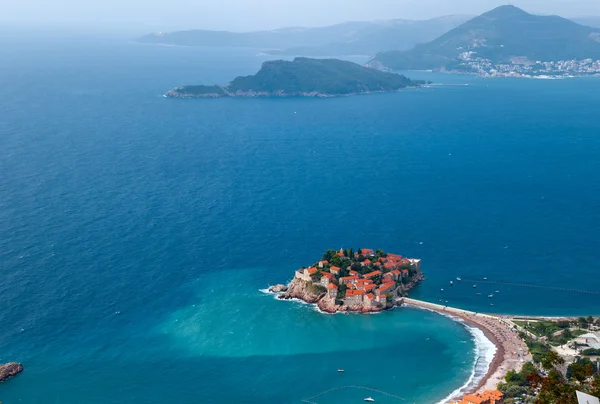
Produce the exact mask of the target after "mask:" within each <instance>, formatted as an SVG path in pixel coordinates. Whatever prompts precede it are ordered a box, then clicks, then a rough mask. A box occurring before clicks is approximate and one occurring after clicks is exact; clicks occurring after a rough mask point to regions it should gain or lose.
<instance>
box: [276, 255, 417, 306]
mask: <svg viewBox="0 0 600 404" xmlns="http://www.w3.org/2000/svg"><path fill="white" fill-rule="evenodd" d="M423 279H424V278H423V274H422V272H421V260H420V259H415V258H405V257H403V256H401V255H398V254H388V253H386V252H384V251H383V250H372V249H368V248H359V249H358V250H357V251H354V250H353V249H351V248H350V249H340V250H339V251H338V250H327V251H326V252H325V254H323V257H322V259H321V260H320V261H317V262H315V263H314V264H313V265H311V266H309V267H302V268H300V269H298V270H297V271H296V272H295V273H294V278H293V279H292V281H291V282H290V283H289V284H288V285H287V286H286V285H275V286H271V287H270V288H269V291H271V292H273V293H277V294H278V297H279V298H280V299H299V300H302V301H304V302H306V303H311V304H316V305H317V306H318V307H319V309H320V310H321V311H324V312H327V313H337V312H358V313H371V312H379V311H382V310H386V309H390V308H392V307H394V306H396V305H397V304H401V302H402V297H404V296H406V295H407V292H408V291H409V290H411V289H412V288H414V287H415V286H416V285H417V284H418V283H419V282H420V281H421V280H423Z"/></svg>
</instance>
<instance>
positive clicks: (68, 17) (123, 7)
mask: <svg viewBox="0 0 600 404" xmlns="http://www.w3.org/2000/svg"><path fill="white" fill-rule="evenodd" d="M509 3H511V4H514V5H516V6H519V7H522V8H524V9H525V10H527V11H530V12H534V13H539V14H559V15H562V16H565V17H578V16H589V15H594V16H600V0H513V1H511V2H509V1H497V0H211V1H209V0H0V10H1V11H0V22H1V23H3V24H10V25H30V26H31V25H37V24H39V25H42V24H43V25H44V26H48V25H50V26H55V25H64V26H77V27H86V26H87V27H90V28H94V29H97V28H99V27H105V28H108V29H124V28H127V29H132V30H141V31H144V30H161V29H162V30H173V29H185V28H204V29H223V30H235V31H244V30H253V29H272V28H278V27H283V26H291V25H292V26H317V25H327V24H332V23H336V22H342V21H348V20H374V19H390V18H407V19H426V18H432V17H437V16H440V15H447V14H480V13H482V12H484V11H487V10H489V9H492V8H494V7H496V6H499V5H502V4H509Z"/></svg>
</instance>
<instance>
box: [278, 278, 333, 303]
mask: <svg viewBox="0 0 600 404" xmlns="http://www.w3.org/2000/svg"><path fill="white" fill-rule="evenodd" d="M324 296H325V292H319V291H317V290H315V288H314V287H312V285H311V282H306V281H303V280H301V279H298V278H294V279H293V280H292V281H291V282H290V284H289V285H288V288H287V291H286V292H284V293H282V294H281V295H280V296H279V298H280V299H300V300H303V301H305V302H306V303H310V304H314V303H317V302H318V301H319V300H321V298H323V297H324Z"/></svg>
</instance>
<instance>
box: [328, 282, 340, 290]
mask: <svg viewBox="0 0 600 404" xmlns="http://www.w3.org/2000/svg"><path fill="white" fill-rule="evenodd" d="M337 288H338V287H337V286H336V285H335V283H330V284H329V285H327V289H329V290H331V289H337Z"/></svg>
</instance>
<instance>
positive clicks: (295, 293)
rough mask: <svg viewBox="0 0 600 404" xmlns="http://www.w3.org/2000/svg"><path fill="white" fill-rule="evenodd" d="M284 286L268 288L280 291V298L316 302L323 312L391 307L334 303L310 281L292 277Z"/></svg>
mask: <svg viewBox="0 0 600 404" xmlns="http://www.w3.org/2000/svg"><path fill="white" fill-rule="evenodd" d="M285 288H286V286H285V285H276V286H272V287H271V288H269V290H270V291H271V292H274V293H278V291H282V292H281V293H280V294H279V299H282V300H288V299H299V300H302V301H303V302H306V303H309V304H316V305H317V307H318V308H319V310H321V311H323V312H325V313H337V312H339V311H345V312H362V313H371V312H379V311H383V310H385V309H386V308H389V307H392V306H388V307H367V306H365V305H363V304H360V305H355V306H346V305H340V304H337V303H336V301H335V299H332V298H330V297H329V296H328V295H327V293H326V292H317V291H316V290H315V287H314V284H311V282H307V281H303V280H301V279H298V278H294V279H293V280H292V281H291V282H290V284H289V285H288V286H287V289H285ZM283 290H285V291H283Z"/></svg>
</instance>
